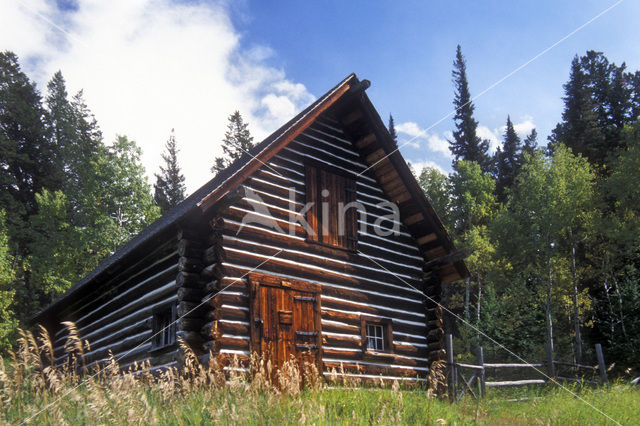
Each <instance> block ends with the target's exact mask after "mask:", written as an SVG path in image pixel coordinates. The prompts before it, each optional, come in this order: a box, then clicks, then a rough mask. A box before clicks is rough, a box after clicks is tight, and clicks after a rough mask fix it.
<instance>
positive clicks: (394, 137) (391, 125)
mask: <svg viewBox="0 0 640 426" xmlns="http://www.w3.org/2000/svg"><path fill="white" fill-rule="evenodd" d="M389 135H391V139H392V140H393V142H394V143H395V145H396V146H397V145H398V134H397V133H396V126H395V124H394V122H393V115H391V114H389Z"/></svg>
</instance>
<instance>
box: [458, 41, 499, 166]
mask: <svg viewBox="0 0 640 426" xmlns="http://www.w3.org/2000/svg"><path fill="white" fill-rule="evenodd" d="M452 76H453V84H454V87H455V97H454V99H453V106H454V107H455V108H456V113H455V115H454V117H453V119H454V121H455V126H456V129H455V130H454V131H453V140H452V141H449V149H450V150H451V153H452V154H453V157H454V161H459V160H466V161H475V162H476V163H478V164H479V165H480V167H482V169H483V170H485V171H486V170H488V168H489V167H490V161H489V156H488V154H487V152H488V151H489V141H487V140H482V139H481V138H480V137H478V135H477V134H476V130H477V128H478V122H477V121H476V120H475V119H474V118H473V110H474V109H475V107H474V105H473V102H471V93H470V92H469V82H468V81H467V64H466V62H465V59H464V57H463V56H462V49H461V48H460V45H458V48H457V51H456V59H455V61H454V62H453V71H452Z"/></svg>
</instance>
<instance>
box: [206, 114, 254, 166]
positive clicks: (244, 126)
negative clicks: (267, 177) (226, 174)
mask: <svg viewBox="0 0 640 426" xmlns="http://www.w3.org/2000/svg"><path fill="white" fill-rule="evenodd" d="M228 120H229V123H228V124H227V131H226V132H225V134H224V139H222V152H223V155H222V156H221V157H216V158H215V160H214V164H213V167H211V171H212V172H213V173H218V172H220V171H221V170H224V169H226V168H227V167H229V165H230V164H231V163H233V161H234V160H236V159H238V158H240V157H242V156H243V155H248V152H249V151H250V150H251V148H253V146H254V144H253V137H252V136H251V133H249V129H248V126H249V125H248V123H245V122H244V120H243V119H242V115H240V111H235V112H234V113H233V114H231V115H230V116H229V119H228Z"/></svg>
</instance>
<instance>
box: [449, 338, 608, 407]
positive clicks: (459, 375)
mask: <svg viewBox="0 0 640 426" xmlns="http://www.w3.org/2000/svg"><path fill="white" fill-rule="evenodd" d="M595 349H596V356H597V358H598V366H597V367H594V366H590V365H584V364H576V363H570V362H563V361H556V360H554V359H553V353H552V351H551V350H550V348H549V346H548V345H547V347H546V353H547V359H546V361H545V362H542V363H536V364H525V363H520V364H518V363H485V362H484V350H483V348H482V347H479V348H478V352H477V354H476V360H477V364H464V363H460V362H455V358H454V353H453V338H452V336H451V334H446V335H445V350H446V352H447V367H448V376H447V382H448V386H449V398H450V399H451V400H452V401H456V402H457V401H460V399H462V397H463V396H464V395H465V393H467V392H469V393H470V394H471V395H473V396H474V397H475V398H476V399H477V398H481V397H482V396H483V395H485V394H486V388H488V387H496V388H500V387H508V386H527V385H544V384H546V383H548V382H550V381H555V382H580V383H586V384H589V385H599V384H604V383H606V382H608V378H607V371H606V366H605V363H604V357H603V355H602V346H601V345H600V344H599V343H598V344H596V345H595ZM558 367H560V368H566V367H570V368H571V369H572V370H573V371H574V372H578V371H585V370H586V371H591V372H592V373H598V374H599V378H600V379H599V381H593V380H584V379H583V378H578V377H564V376H560V375H558V374H557V371H558ZM518 369H519V370H525V371H532V370H533V371H534V372H537V373H538V374H539V375H540V374H541V373H542V374H541V375H543V376H545V377H544V378H543V379H540V378H535V379H534V378H524V379H519V380H502V381H487V380H486V377H487V375H488V372H489V371H490V372H494V371H500V370H518ZM465 374H466V375H469V374H471V375H470V376H468V377H469V379H467V378H466V377H465ZM460 384H461V385H462V386H460V387H459V386H458V385H460ZM474 384H475V385H476V386H477V388H476V392H477V394H476V392H474V390H473V386H474Z"/></svg>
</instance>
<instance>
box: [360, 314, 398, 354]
mask: <svg viewBox="0 0 640 426" xmlns="http://www.w3.org/2000/svg"><path fill="white" fill-rule="evenodd" d="M360 321H361V330H362V351H363V352H364V354H372V355H389V354H392V353H393V330H392V321H391V319H389V318H380V317H371V316H365V315H362V316H361V317H360Z"/></svg>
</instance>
